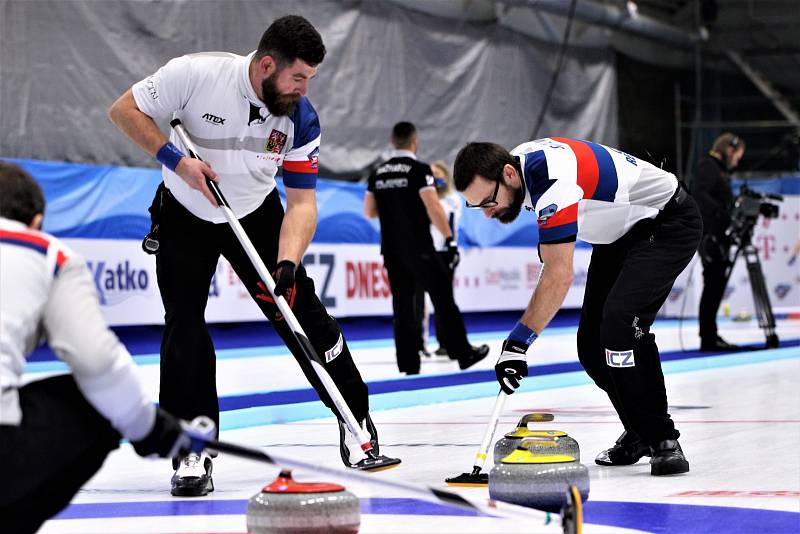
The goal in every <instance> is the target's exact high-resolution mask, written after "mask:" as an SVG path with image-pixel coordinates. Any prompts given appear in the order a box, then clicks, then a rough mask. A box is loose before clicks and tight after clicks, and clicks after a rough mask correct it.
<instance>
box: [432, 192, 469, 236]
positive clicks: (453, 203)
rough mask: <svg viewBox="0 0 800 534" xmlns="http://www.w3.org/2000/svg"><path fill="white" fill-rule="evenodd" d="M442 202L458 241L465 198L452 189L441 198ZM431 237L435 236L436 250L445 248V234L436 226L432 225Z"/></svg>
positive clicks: (448, 221) (448, 222)
mask: <svg viewBox="0 0 800 534" xmlns="http://www.w3.org/2000/svg"><path fill="white" fill-rule="evenodd" d="M439 202H441V203H442V209H444V214H445V215H446V216H447V224H449V225H450V231H451V232H452V233H453V239H455V240H456V241H458V223H459V222H460V221H461V210H463V209H464V199H463V198H461V195H459V194H458V193H457V192H456V191H454V190H451V191H450V192H449V193H448V194H446V195H445V196H443V197H442V198H440V199H439ZM431 237H432V238H433V248H435V249H436V250H444V236H443V235H442V233H441V232H440V231H439V230H437V229H436V226H434V225H431Z"/></svg>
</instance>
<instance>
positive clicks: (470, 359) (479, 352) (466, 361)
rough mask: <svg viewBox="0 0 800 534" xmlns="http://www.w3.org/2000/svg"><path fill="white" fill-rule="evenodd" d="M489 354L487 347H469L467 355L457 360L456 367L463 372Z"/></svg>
mask: <svg viewBox="0 0 800 534" xmlns="http://www.w3.org/2000/svg"><path fill="white" fill-rule="evenodd" d="M487 354H489V345H481V346H480V347H470V350H469V354H467V355H466V356H463V357H462V358H459V359H458V367H459V368H461V370H462V371H463V370H464V369H469V368H470V367H472V366H473V365H475V364H476V363H478V362H479V361H481V360H482V359H484V358H485V357H486V355H487Z"/></svg>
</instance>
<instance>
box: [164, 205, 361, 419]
mask: <svg viewBox="0 0 800 534" xmlns="http://www.w3.org/2000/svg"><path fill="white" fill-rule="evenodd" d="M240 222H241V224H242V227H243V228H244V230H245V232H246V233H247V235H248V236H249V237H250V240H251V241H252V242H253V246H254V247H255V249H256V250H257V251H258V254H259V255H260V256H261V258H262V260H263V261H264V263H265V264H266V266H267V268H268V269H269V270H270V271H273V270H274V269H275V265H276V263H277V255H278V240H279V236H280V228H281V223H282V222H283V207H282V205H281V202H280V197H279V196H278V192H277V190H275V191H273V192H272V193H270V194H269V195H268V196H267V198H266V199H265V200H264V202H263V204H262V205H261V206H260V207H259V208H258V209H257V210H255V211H254V212H252V213H250V214H249V215H247V216H245V217H243V218H242V219H240ZM158 238H159V243H160V247H159V252H158V255H157V256H156V258H157V259H156V266H157V271H156V272H157V276H158V287H159V290H160V291H161V300H162V301H163V303H164V312H165V313H164V321H165V329H164V336H163V338H162V340H161V390H160V394H159V400H160V403H161V406H163V407H164V409H165V410H167V411H169V412H171V413H172V414H174V415H175V416H176V417H179V418H181V419H186V420H192V419H193V418H194V417H196V416H198V415H207V416H209V417H211V418H212V419H213V420H214V421H215V422H216V423H217V426H218V427H219V400H218V397H217V385H216V356H215V353H214V346H213V344H212V341H211V337H210V335H209V333H208V329H207V327H206V322H205V308H206V303H207V301H208V292H209V286H210V283H211V279H212V277H213V275H214V272H215V270H216V266H217V261H218V259H219V256H220V254H222V255H223V256H225V258H226V259H227V260H228V261H229V262H230V264H231V265H232V266H233V269H234V270H235V271H236V274H237V275H238V276H239V278H240V279H241V280H242V282H243V284H244V286H245V287H246V288H247V290H248V292H249V293H250V295H251V296H252V297H253V298H254V299H255V302H256V304H258V306H259V307H260V308H261V311H262V312H263V313H264V316H265V317H267V318H268V319H269V320H270V321H271V322H272V325H273V327H274V328H275V330H276V331H277V332H278V334H279V335H280V336H281V338H282V339H283V341H284V342H285V343H286V346H287V347H288V348H289V350H290V351H291V353H292V355H293V356H294V357H295V359H296V360H297V362H298V363H299V364H300V367H301V369H302V370H303V373H304V374H305V375H306V378H307V379H308V381H309V382H310V383H311V385H312V386H313V387H314V389H315V390H316V391H317V393H318V394H319V396H320V399H321V400H322V402H324V403H325V405H326V406H327V407H328V408H330V409H331V410H333V411H334V413H336V411H335V407H334V404H333V402H332V401H331V399H330V397H329V395H328V393H327V392H326V391H325V388H324V387H323V386H322V383H321V382H320V381H319V378H317V375H316V373H315V372H314V370H313V368H312V367H311V364H310V363H308V360H307V359H306V357H305V355H304V354H303V352H302V351H301V349H300V346H299V345H298V343H297V341H296V340H295V338H294V335H293V334H292V330H291V328H289V326H288V325H287V324H286V321H285V320H283V319H282V318H281V319H280V320H278V319H277V318H276V314H277V312H278V309H277V307H276V306H275V304H272V303H268V302H265V301H264V300H261V299H258V298H256V296H257V295H263V294H264V293H266V291H262V290H261V289H260V288H259V287H258V284H259V282H260V281H261V280H260V278H259V276H258V273H257V272H256V270H255V267H253V265H252V263H251V262H250V260H249V258H247V255H246V254H245V252H244V249H243V248H242V247H241V245H240V244H239V241H238V240H237V239H236V236H235V235H234V233H233V231H232V230H231V228H230V226H229V225H228V224H214V223H211V222H208V221H204V220H202V219H199V218H197V217H195V216H194V215H192V214H191V213H190V212H189V211H188V210H187V209H186V208H184V207H183V206H182V205H181V204H180V203H179V202H178V201H177V200H175V199H174V198H173V197H172V195H167V197H166V202H165V203H164V205H163V207H162V210H161V214H160V224H159V230H158ZM295 280H296V288H297V292H296V296H295V301H294V306H293V311H294V313H295V315H296V317H297V320H298V322H299V323H300V325H301V326H302V327H303V330H305V332H306V335H307V336H308V339H309V341H310V342H311V344H312V345H313V347H314V349H315V350H316V351H317V354H319V355H320V357H321V358H323V359H324V360H326V363H325V369H327V371H328V373H329V374H330V375H331V378H332V379H333V381H334V382H335V383H336V385H337V387H338V388H339V392H340V393H341V395H342V397H343V398H344V400H345V402H347V405H348V406H349V407H350V410H351V411H352V412H353V415H354V416H355V417H356V419H358V420H362V419H364V418H365V417H366V415H367V411H368V409H369V404H368V397H367V385H366V384H365V383H364V381H363V380H362V379H361V375H360V374H359V372H358V369H357V368H356V366H355V363H354V362H353V358H352V356H351V355H350V350H349V349H348V347H347V342H346V341H345V340H344V338H343V335H342V331H341V329H340V328H339V325H338V324H337V322H336V321H335V320H334V319H333V317H331V316H330V315H328V312H327V310H326V309H325V307H324V306H323V305H322V303H321V302H320V301H319V298H317V295H316V294H315V293H314V281H313V280H312V279H311V278H309V276H308V275H307V274H306V270H305V268H304V267H303V266H302V264H301V265H299V266H298V268H297V273H296V278H295ZM326 353H327V356H326Z"/></svg>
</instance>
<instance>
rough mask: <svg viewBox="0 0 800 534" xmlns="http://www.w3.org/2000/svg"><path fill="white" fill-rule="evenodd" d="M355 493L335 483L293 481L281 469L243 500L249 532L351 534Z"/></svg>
mask: <svg viewBox="0 0 800 534" xmlns="http://www.w3.org/2000/svg"><path fill="white" fill-rule="evenodd" d="M360 524H361V507H360V505H359V502H358V497H356V496H355V495H353V494H352V493H350V492H349V491H346V490H345V488H344V487H343V486H339V485H338V484H328V483H324V482H310V483H307V482H295V480H294V479H293V478H292V472H291V471H290V470H283V471H281V473H280V474H279V475H278V478H276V479H275V480H274V481H273V482H272V483H270V484H268V485H266V486H264V488H263V489H262V490H261V491H260V492H259V493H257V494H255V495H253V497H251V498H250V501H249V502H248V503H247V532H248V533H250V534H323V533H325V534H355V533H356V532H358V528H359V526H360Z"/></svg>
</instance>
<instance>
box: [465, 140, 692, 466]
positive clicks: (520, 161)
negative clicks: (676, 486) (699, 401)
mask: <svg viewBox="0 0 800 534" xmlns="http://www.w3.org/2000/svg"><path fill="white" fill-rule="evenodd" d="M454 167H455V168H454V176H455V184H456V188H457V189H458V190H459V191H461V192H462V193H463V195H464V197H465V198H466V199H467V206H468V207H472V208H478V209H481V210H483V213H484V214H485V215H486V216H487V217H489V218H493V219H497V220H499V221H500V222H502V223H509V222H511V221H513V220H515V219H516V218H517V217H518V216H519V214H520V212H521V211H522V208H523V207H524V208H525V209H526V210H527V211H532V212H533V213H532V217H531V219H530V220H531V223H533V222H534V221H535V224H536V225H537V226H538V229H539V256H540V258H541V260H542V264H543V265H542V274H541V278H540V280H539V283H538V285H537V286H536V289H535V290H534V292H533V295H532V296H531V299H530V302H529V304H528V307H527V309H526V310H525V312H524V313H523V315H522V318H521V319H520V321H519V322H518V323H517V324H516V326H515V327H514V328H513V329H512V330H511V332H510V333H509V335H508V338H507V339H506V340H505V342H504V343H503V347H502V352H501V355H500V357H499V359H498V360H497V364H496V366H495V373H496V375H497V380H498V382H499V383H500V387H501V388H502V389H503V390H504V391H505V392H506V393H508V394H511V393H513V392H514V390H516V389H517V388H518V387H519V385H520V380H521V379H522V377H524V376H527V375H528V365H527V360H526V356H525V354H526V352H527V350H528V347H529V346H530V344H531V343H533V341H534V340H535V339H536V338H537V336H539V335H541V333H542V331H543V330H544V328H545V327H546V326H547V324H548V323H549V322H550V320H551V319H552V318H553V316H554V315H555V314H556V312H557V311H558V309H559V308H560V307H561V304H562V303H563V301H564V297H565V296H566V294H567V291H568V290H569V287H570V285H571V284H572V278H573V265H572V262H573V254H574V250H575V241H576V239H578V238H580V239H581V240H583V241H585V242H588V243H590V244H592V246H593V251H592V259H591V262H590V264H589V270H588V274H587V279H586V291H585V294H584V301H583V307H582V310H581V318H580V323H579V326H578V335H577V341H578V357H579V359H580V361H581V364H582V365H583V367H584V369H585V370H586V372H587V373H588V374H589V376H590V377H591V378H592V379H593V380H594V381H595V383H596V384H597V385H598V386H599V387H600V388H601V389H603V390H604V391H605V392H606V393H607V394H608V396H609V398H610V399H611V403H612V404H613V405H614V408H615V409H616V411H617V414H618V415H619V418H620V421H621V422H622V425H623V427H624V428H625V432H623V434H622V436H620V438H619V439H618V440H617V442H616V444H615V445H614V446H613V447H611V448H610V449H608V450H606V451H603V452H602V453H600V455H598V457H597V458H596V459H595V462H596V463H598V464H599V465H607V466H616V465H630V464H634V463H636V462H638V461H639V460H640V459H641V458H642V457H643V456H652V459H651V460H650V464H651V468H650V473H651V474H652V475H670V474H677V473H685V472H687V471H688V470H689V463H688V462H687V461H686V458H685V457H684V455H683V451H682V450H681V447H680V445H679V444H678V441H677V440H678V437H679V435H680V433H679V432H678V430H677V429H676V428H675V424H674V422H673V421H672V419H671V418H670V416H669V413H667V395H666V390H665V387H664V376H663V374H662V372H661V362H660V359H659V354H658V347H657V346H656V343H655V336H654V335H653V334H651V333H650V326H651V325H652V323H653V321H654V319H655V316H656V313H657V312H658V310H659V309H660V308H661V306H662V304H663V303H664V301H665V300H666V298H667V295H668V294H669V292H670V290H671V289H672V285H673V283H674V282H675V279H676V278H677V277H678V275H679V274H680V273H681V271H683V269H684V268H685V267H686V265H688V263H689V261H690V260H691V258H692V256H693V255H694V252H695V250H696V248H697V244H698V243H699V241H700V235H701V232H702V223H701V219H700V213H699V212H698V209H697V205H696V204H695V202H694V200H693V199H692V198H691V197H690V196H689V195H688V194H687V193H686V191H685V190H684V189H683V187H682V185H681V184H680V183H679V182H678V180H677V179H676V178H675V176H674V175H673V174H671V173H669V172H667V171H664V170H662V169H659V168H657V167H655V166H653V165H651V164H650V163H648V162H646V161H642V160H640V159H637V158H634V157H633V156H630V155H628V154H625V153H624V152H621V151H619V150H616V149H614V148H611V147H607V146H603V145H599V144H596V143H590V142H586V141H579V140H575V139H567V138H563V137H551V138H545V139H539V140H536V141H531V142H529V143H525V144H522V145H520V146H518V147H516V148H515V149H514V150H512V151H511V152H508V151H507V150H506V149H505V148H503V147H501V146H499V145H496V144H493V143H470V144H468V145H467V146H465V147H464V148H462V149H461V151H460V152H459V154H458V156H457V158H456V161H455V165H454ZM534 217H535V219H534Z"/></svg>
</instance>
